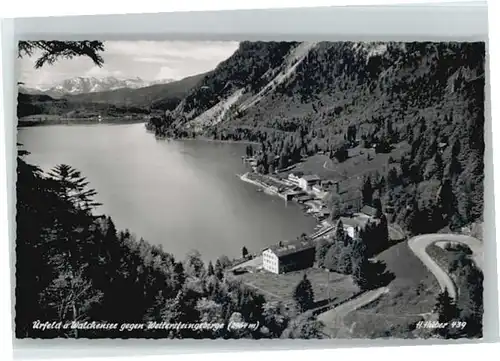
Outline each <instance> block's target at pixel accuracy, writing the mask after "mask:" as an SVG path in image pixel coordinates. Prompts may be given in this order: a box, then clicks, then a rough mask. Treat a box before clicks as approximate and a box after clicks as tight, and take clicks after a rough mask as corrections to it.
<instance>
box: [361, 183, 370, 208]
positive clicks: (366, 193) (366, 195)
mask: <svg viewBox="0 0 500 361" xmlns="http://www.w3.org/2000/svg"><path fill="white" fill-rule="evenodd" d="M361 193H362V195H363V204H364V205H371V204H372V197H373V187H372V181H371V179H370V177H366V178H365V181H364V182H363V188H362V190H361Z"/></svg>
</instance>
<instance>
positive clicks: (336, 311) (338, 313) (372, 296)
mask: <svg viewBox="0 0 500 361" xmlns="http://www.w3.org/2000/svg"><path fill="white" fill-rule="evenodd" d="M387 292H389V289H388V288H387V287H380V288H377V289H374V290H370V291H367V292H364V293H362V294H361V295H359V296H358V297H355V298H353V299H352V300H349V301H346V302H344V303H341V304H340V305H338V306H337V307H335V308H332V309H331V310H328V311H326V312H323V313H320V314H319V315H318V320H319V321H322V322H323V323H324V324H325V326H326V327H327V328H331V327H335V326H337V327H339V326H340V325H342V322H343V319H344V317H345V316H347V315H348V314H349V313H351V312H352V311H355V310H357V309H359V308H361V307H363V306H366V305H367V304H369V303H372V302H373V301H375V300H377V299H378V298H379V297H380V296H382V295H383V294H384V293H387Z"/></svg>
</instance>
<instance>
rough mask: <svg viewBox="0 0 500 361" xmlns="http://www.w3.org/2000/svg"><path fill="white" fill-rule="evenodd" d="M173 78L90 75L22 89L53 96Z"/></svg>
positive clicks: (135, 85) (160, 82)
mask: <svg viewBox="0 0 500 361" xmlns="http://www.w3.org/2000/svg"><path fill="white" fill-rule="evenodd" d="M172 81H174V80H172V79H161V80H154V81H147V80H143V79H141V78H140V77H135V78H128V79H126V78H117V77H114V76H107V77H102V78H97V77H92V76H79V77H75V78H71V79H65V80H63V81H61V82H60V83H58V84H55V85H51V86H38V87H34V88H28V87H26V86H23V90H24V91H26V92H30V93H35V92H36V93H46V94H48V95H53V96H63V95H68V94H84V93H96V92H103V91H109V90H115V89H121V88H130V89H137V88H143V87H147V86H150V85H154V84H166V83H170V82H172Z"/></svg>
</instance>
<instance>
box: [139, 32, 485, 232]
mask: <svg viewBox="0 0 500 361" xmlns="http://www.w3.org/2000/svg"><path fill="white" fill-rule="evenodd" d="M484 60H485V46H484V43H444V42H442V43H430V42H413V43H352V42H337V43H332V42H320V43H295V42H280V43H276V42H243V43H242V44H241V45H240V48H239V49H238V51H236V53H235V54H234V55H233V56H232V57H231V58H229V59H227V60H226V61H224V62H222V63H221V64H220V65H219V66H218V67H217V68H216V69H215V70H214V72H213V73H211V74H209V75H208V76H206V77H205V78H204V79H203V80H202V81H201V82H200V83H199V84H198V85H197V86H196V87H195V88H193V89H192V90H191V91H190V92H189V94H188V95H187V96H186V98H185V99H184V100H183V101H182V102H181V103H180V104H179V105H178V106H177V108H176V109H175V111H173V112H172V113H169V114H167V115H166V116H165V117H164V118H163V119H153V121H152V122H151V124H149V128H150V129H153V130H155V132H156V133H157V135H166V136H171V137H186V136H187V137H192V136H197V135H200V134H201V135H204V136H210V137H212V138H214V139H233V140H242V139H245V140H252V141H257V142H260V143H261V148H260V150H261V153H260V155H259V164H260V165H261V167H260V171H261V172H263V173H266V172H269V167H270V166H271V168H272V170H275V169H282V168H285V167H288V166H290V165H292V164H295V163H297V162H300V161H301V160H302V159H304V157H306V156H310V155H313V154H316V153H318V152H325V153H326V154H329V155H330V157H331V159H332V160H333V161H334V162H337V163H338V162H343V161H345V160H346V158H347V151H348V150H349V149H351V148H356V147H357V148H360V147H361V148H374V149H375V151H376V152H377V153H391V151H392V149H394V148H396V147H400V146H401V145H404V146H405V148H407V149H408V151H407V152H405V153H404V154H402V155H400V154H399V155H398V156H397V157H392V156H391V157H390V159H389V162H388V164H386V165H385V166H384V167H381V169H379V170H378V171H377V173H378V174H377V175H376V176H375V177H374V176H373V175H372V177H371V178H370V179H369V183H370V187H371V189H372V194H373V197H371V196H370V197H369V198H377V199H381V200H382V203H383V204H384V206H388V207H391V208H394V210H395V211H394V214H395V216H394V219H393V220H392V221H396V222H398V223H400V224H401V225H403V226H404V227H405V228H406V229H407V230H408V231H410V232H411V233H420V232H433V231H436V230H439V229H441V228H443V227H446V226H451V227H452V228H456V227H461V226H463V225H467V224H470V223H471V222H475V221H481V219H482V211H483V178H484V177H483V169H484V164H483V156H484V136H483V132H484V79H485V77H484ZM400 148H401V147H400ZM344 155H345V156H344ZM391 155H392V154H391ZM365 176H366V177H367V176H368V175H365ZM365 183H366V181H365Z"/></svg>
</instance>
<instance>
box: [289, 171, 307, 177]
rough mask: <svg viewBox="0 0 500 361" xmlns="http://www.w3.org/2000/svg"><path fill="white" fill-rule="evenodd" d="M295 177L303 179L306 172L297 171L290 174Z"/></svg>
mask: <svg viewBox="0 0 500 361" xmlns="http://www.w3.org/2000/svg"><path fill="white" fill-rule="evenodd" d="M291 175H293V176H295V177H302V176H303V175H304V172H301V171H296V172H292V173H290V174H289V175H288V176H291Z"/></svg>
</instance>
